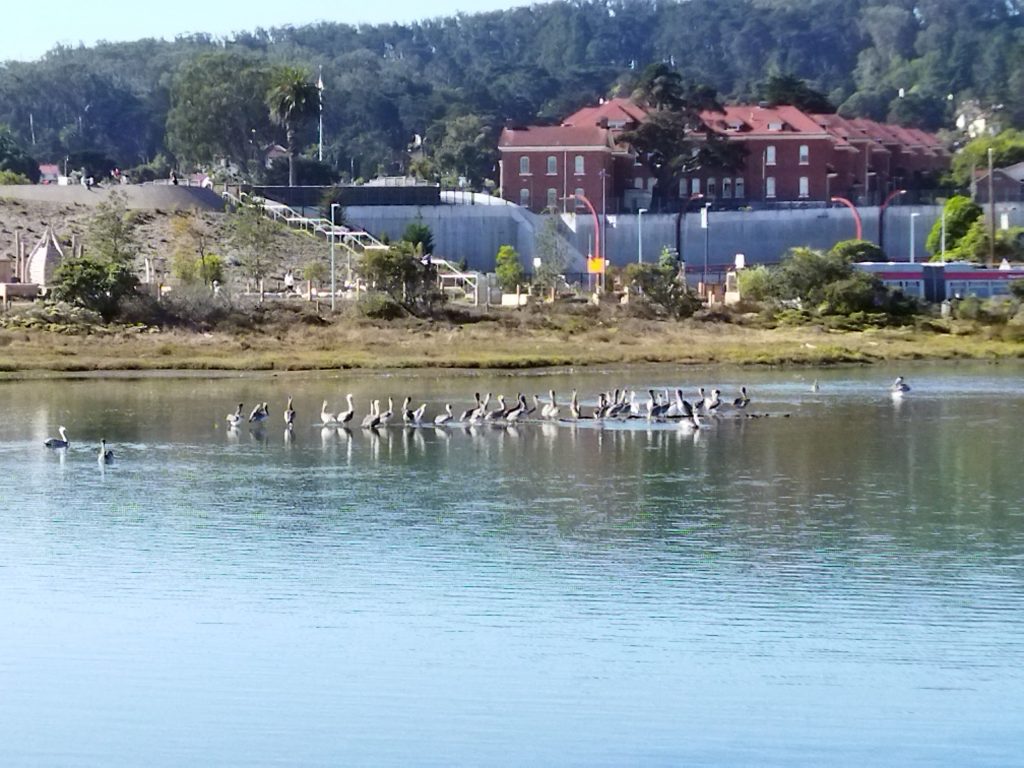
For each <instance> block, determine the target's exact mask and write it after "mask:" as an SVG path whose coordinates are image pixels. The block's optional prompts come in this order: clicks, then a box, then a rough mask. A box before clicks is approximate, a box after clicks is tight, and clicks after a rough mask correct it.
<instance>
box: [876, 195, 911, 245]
mask: <svg viewBox="0 0 1024 768" xmlns="http://www.w3.org/2000/svg"><path fill="white" fill-rule="evenodd" d="M905 194H907V190H905V189H894V190H893V191H892V192H890V193H889V196H888V197H887V198H885V201H884V202H883V203H882V204H881V205H880V206H879V208H878V247H879V248H881V249H882V250H883V251H884V250H885V209H886V208H888V207H889V203H891V202H892V201H893V199H894V198H897V197H899V196H900V195H905Z"/></svg>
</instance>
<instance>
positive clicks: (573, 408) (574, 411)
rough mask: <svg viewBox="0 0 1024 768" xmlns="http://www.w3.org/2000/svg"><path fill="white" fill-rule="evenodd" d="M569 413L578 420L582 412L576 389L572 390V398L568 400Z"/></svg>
mask: <svg viewBox="0 0 1024 768" xmlns="http://www.w3.org/2000/svg"><path fill="white" fill-rule="evenodd" d="M569 413H570V414H571V415H572V417H573V418H574V419H575V420H576V421H579V420H580V416H581V415H582V413H581V412H580V399H579V397H578V396H577V394H576V390H575V389H574V390H573V391H572V398H570V400H569Z"/></svg>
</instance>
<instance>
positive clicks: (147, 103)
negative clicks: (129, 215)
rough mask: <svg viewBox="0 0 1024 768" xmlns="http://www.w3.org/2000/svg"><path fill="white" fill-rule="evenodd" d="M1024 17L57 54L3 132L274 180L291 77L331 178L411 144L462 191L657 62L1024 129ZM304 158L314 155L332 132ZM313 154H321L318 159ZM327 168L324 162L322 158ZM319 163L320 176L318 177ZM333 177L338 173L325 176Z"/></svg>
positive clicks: (872, 6) (291, 35)
mask: <svg viewBox="0 0 1024 768" xmlns="http://www.w3.org/2000/svg"><path fill="white" fill-rule="evenodd" d="M1022 6H1024V1H1022V0H687V1H684V2H678V1H676V0H576V1H571V2H564V1H563V2H554V3H548V4H542V5H535V6H533V7H530V8H518V9H513V10H508V11H503V12H493V13H481V14H468V15H457V16H454V17H448V18H436V19H430V20H425V21H421V22H418V23H414V24H407V25H399V24H391V25H372V26H371V25H360V26H349V25H345V24H335V23H322V24H315V25H310V26H303V27H282V28H275V29H269V30H262V29H261V30H257V31H255V32H251V33H244V34H239V35H237V36H234V37H232V38H231V39H226V40H225V39H214V38H212V37H208V36H191V37H186V38H179V39H176V40H174V41H158V40H141V41H137V42H132V43H119V44H108V43H103V44H99V45H97V46H95V47H89V48H86V47H79V48H70V47H57V48H55V49H53V50H52V51H50V52H49V53H48V54H46V55H45V56H44V57H43V58H42V59H41V60H40V61H38V62H31V63H21V62H7V63H5V64H3V65H0V125H6V126H7V129H8V132H9V135H10V136H11V137H13V139H14V140H15V141H16V142H17V143H18V144H20V145H21V147H23V148H24V149H25V150H26V151H27V152H28V153H29V154H31V155H32V156H33V157H35V158H36V159H38V160H40V161H50V162H57V163H60V162H63V161H64V160H65V158H70V159H69V162H71V163H72V167H76V166H77V165H79V164H84V163H85V160H84V159H83V158H86V159H88V158H92V160H93V161H95V159H96V158H101V159H102V158H107V159H109V162H111V163H114V164H117V165H119V166H120V167H122V168H128V167H132V166H139V165H142V164H147V163H148V164H151V166H153V167H157V166H160V165H161V164H165V163H167V162H170V163H173V164H177V165H178V166H180V167H186V166H191V165H199V166H202V165H204V164H209V163H210V162H212V161H213V160H214V159H215V158H220V157H227V158H229V159H231V160H233V161H234V163H235V164H236V165H238V166H240V167H245V166H246V165H247V164H250V165H251V167H253V168H255V167H256V165H257V163H256V157H257V155H258V152H259V150H258V147H260V146H266V145H267V144H269V143H271V142H274V141H278V142H282V143H283V142H284V130H283V128H282V127H281V126H279V125H276V124H275V123H274V122H273V121H272V120H271V119H270V116H269V114H268V111H267V109H266V106H265V94H266V90H267V87H268V85H269V83H270V81H271V77H272V74H271V73H272V70H273V68H275V67H281V66H284V65H290V66H298V67H300V68H302V69H303V70H304V71H305V72H307V73H308V77H309V79H310V81H311V82H315V81H316V80H317V78H318V74H319V72H320V71H322V77H323V84H324V111H323V121H324V136H325V141H324V161H325V163H326V165H327V166H328V167H329V169H332V170H333V171H334V172H335V173H340V174H343V175H345V176H348V175H351V176H352V177H367V176H370V175H373V174H375V173H378V172H380V171H385V172H388V173H393V172H404V171H407V170H408V165H409V163H410V153H409V148H410V144H411V143H412V142H413V141H414V137H417V136H418V137H420V138H419V140H418V141H417V143H420V142H421V146H420V148H421V149H422V150H423V151H422V153H418V154H419V155H421V162H422V161H423V159H422V158H424V157H425V158H426V159H428V160H430V161H431V162H433V163H435V164H436V169H437V170H438V171H439V172H440V173H442V174H449V175H450V174H457V175H465V176H467V177H468V178H469V179H470V180H471V182H472V183H474V184H477V183H481V182H482V181H483V180H484V179H485V178H488V177H489V178H493V167H494V152H493V146H494V142H495V139H496V136H497V133H498V131H499V130H500V128H501V126H502V125H504V124H505V123H506V122H507V121H516V122H540V121H556V120H558V119H559V118H560V117H562V116H563V115H565V114H566V113H567V112H569V111H571V110H574V109H576V108H578V107H580V106H582V105H584V104H586V103H593V102H594V101H595V100H596V99H597V98H599V97H601V96H605V95H610V94H614V93H628V92H630V89H631V88H632V85H633V83H634V82H635V80H636V78H637V76H638V75H639V73H640V72H641V71H642V70H643V69H644V68H645V67H646V66H647V65H648V64H650V63H652V62H663V63H666V64H667V65H668V66H670V67H672V68H674V69H675V70H677V71H678V72H679V73H680V74H681V75H682V76H683V79H684V80H685V81H686V82H689V83H694V84H705V85H708V86H711V87H712V88H714V89H715V90H716V91H717V93H718V95H719V97H720V98H721V99H722V100H725V101H729V100H749V99H758V98H760V97H761V88H762V86H763V84H764V83H765V82H766V80H768V79H769V78H770V77H771V76H772V75H787V76H794V77H796V78H800V79H802V80H804V81H806V83H807V84H808V85H809V86H810V87H811V88H813V89H814V90H816V91H818V92H820V93H821V94H824V95H825V96H826V97H827V98H828V99H829V101H830V102H831V103H832V104H833V105H835V107H836V108H838V110H839V111H840V112H841V113H843V114H849V115H863V116H869V117H873V118H876V119H883V120H890V121H894V122H899V123H902V124H907V125H915V126H919V127H923V128H927V129H931V130H938V129H952V128H953V127H954V120H955V116H956V114H957V113H958V112H959V111H962V110H963V109H964V108H965V105H972V108H974V109H976V110H978V111H980V112H981V113H983V114H984V113H988V114H989V117H990V121H991V119H993V118H994V119H995V120H996V121H997V122H999V123H1001V124H1002V125H1003V126H1004V127H1014V126H1016V127H1024V14H1022ZM297 138H298V144H299V145H300V146H304V147H307V148H308V147H312V146H313V144H314V143H315V141H316V120H315V119H313V120H306V121H305V122H304V123H303V125H302V126H301V129H300V130H299V134H298V137H297ZM306 154H307V156H308V155H309V154H310V152H308V151H307V153H306ZM313 154H315V153H313ZM313 165H314V163H312V162H310V163H308V166H309V167H307V174H306V178H309V173H312V172H313V171H315V170H316V169H315V168H314V169H313V170H312V171H311V170H310V168H311V167H312V166H313ZM322 170H324V169H322Z"/></svg>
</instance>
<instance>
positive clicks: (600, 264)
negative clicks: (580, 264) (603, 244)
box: [587, 256, 604, 275]
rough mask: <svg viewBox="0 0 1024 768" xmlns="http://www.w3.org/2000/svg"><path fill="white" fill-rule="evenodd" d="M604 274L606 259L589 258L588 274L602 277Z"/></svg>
mask: <svg viewBox="0 0 1024 768" xmlns="http://www.w3.org/2000/svg"><path fill="white" fill-rule="evenodd" d="M602 272H604V259H602V258H601V257H600V256H588V257H587V274H591V275H600V274H601V273H602Z"/></svg>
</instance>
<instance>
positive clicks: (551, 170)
mask: <svg viewBox="0 0 1024 768" xmlns="http://www.w3.org/2000/svg"><path fill="white" fill-rule="evenodd" d="M557 173H558V158H557V157H555V156H554V155H548V176H554V175H555V174H557Z"/></svg>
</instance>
